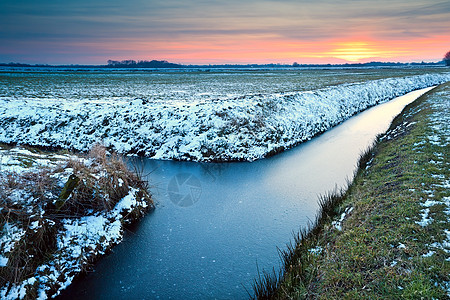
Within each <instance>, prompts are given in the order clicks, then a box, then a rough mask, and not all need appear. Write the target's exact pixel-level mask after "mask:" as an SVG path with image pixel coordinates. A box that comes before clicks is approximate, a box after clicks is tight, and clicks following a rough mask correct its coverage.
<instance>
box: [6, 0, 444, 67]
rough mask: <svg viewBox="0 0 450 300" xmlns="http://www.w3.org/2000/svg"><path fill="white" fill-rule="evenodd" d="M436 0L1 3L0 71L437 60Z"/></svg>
mask: <svg viewBox="0 0 450 300" xmlns="http://www.w3.org/2000/svg"><path fill="white" fill-rule="evenodd" d="M449 50H450V1H448V0H445V1H442V0H379V1H369V0H362V1H358V0H314V1H312V0H308V1H305V0H300V1H299V0H297V1H296V0H279V1H275V0H272V1H267V0H263V1H261V0H223V1H219V0H147V1H145V0H127V1H119V0H77V1H63V0H0V62H23V63H48V64H106V61H107V60H108V59H114V60H122V59H135V60H140V59H142V60H152V59H157V60H168V61H170V62H175V63H183V64H224V63H243V64H247V63H288V64H291V63H293V62H298V63H342V62H344V63H345V62H367V61H400V62H411V61H419V62H420V61H438V60H441V59H442V57H443V55H444V54H445V53H446V52H447V51H449Z"/></svg>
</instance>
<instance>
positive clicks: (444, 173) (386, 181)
mask: <svg viewBox="0 0 450 300" xmlns="http://www.w3.org/2000/svg"><path fill="white" fill-rule="evenodd" d="M449 96H450V84H449V83H447V84H444V85H441V86H439V87H438V88H436V89H435V90H433V91H431V92H430V93H427V94H426V95H424V96H422V97H421V98H419V99H418V100H416V101H415V102H414V103H412V104H410V105H408V106H407V107H406V108H405V109H404V111H403V112H402V113H401V114H400V115H399V116H398V117H397V118H396V119H395V120H394V121H393V123H392V125H391V127H390V129H389V130H388V131H387V133H386V134H384V135H382V136H380V137H379V138H378V140H377V143H376V144H375V145H374V146H373V147H372V149H370V150H369V151H367V152H366V153H364V154H363V155H362V157H361V160H360V165H359V167H358V171H357V174H356V175H355V178H354V181H353V182H352V183H351V184H350V186H349V188H348V189H347V191H345V192H342V191H339V192H338V193H332V194H330V195H328V196H326V197H324V198H322V200H321V207H322V208H321V212H320V213H319V217H318V218H317V220H316V221H315V223H314V224H312V225H311V226H310V228H309V229H307V230H304V231H302V232H300V233H299V234H298V236H297V237H296V238H295V240H294V243H293V244H291V245H289V246H288V247H287V249H286V250H283V251H281V252H280V253H281V257H282V260H283V263H284V268H283V270H282V273H281V274H280V275H271V276H269V275H268V277H267V278H263V280H261V279H260V280H257V281H256V282H255V285H254V290H255V295H256V296H255V298H258V299H306V298H308V299H309V298H312V299H386V298H388V299H448V298H449V292H448V291H449V285H450V284H449V282H450V262H449V256H448V251H449V248H448V242H449V241H448V232H449V231H450V228H449V222H448V210H449V208H448V203H446V199H447V202H448V197H449V196H450V191H449V188H448V184H449V178H450V171H449V169H450V168H449V157H450V156H449V154H450V153H449V152H450V147H448V142H447V144H445V141H447V140H448V128H447V131H445V130H438V129H439V128H445V126H448V125H446V122H447V123H448V117H447V120H445V118H442V116H444V117H445V111H446V110H445V107H446V106H445V105H446V104H445V103H446V102H445V101H448V99H449V98H450V97H449ZM436 103H438V104H439V103H440V105H441V108H439V106H437V105H436ZM447 106H448V105H447ZM442 107H443V108H442ZM439 113H441V115H439ZM442 114H443V115H442ZM447 114H448V111H447ZM436 116H437V117H436ZM436 128H437V129H436ZM433 136H434V137H438V139H436V138H434V139H435V140H439V141H440V142H436V141H433V138H432V137H433ZM443 141H444V142H443ZM446 197H447V198H446ZM426 200H431V201H435V204H434V205H431V206H429V207H428V209H429V211H428V212H427V211H426V209H427V208H426V207H425V206H424V203H425V201H426ZM424 217H428V218H430V220H431V221H430V222H429V223H428V224H427V225H426V226H422V225H423V223H421V222H423V220H424V219H425V218H424ZM421 224H422V225H421Z"/></svg>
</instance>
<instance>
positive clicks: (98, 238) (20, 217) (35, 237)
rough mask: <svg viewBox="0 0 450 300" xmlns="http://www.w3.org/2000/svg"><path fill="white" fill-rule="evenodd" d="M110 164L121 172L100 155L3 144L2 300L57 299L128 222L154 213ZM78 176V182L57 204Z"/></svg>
mask: <svg viewBox="0 0 450 300" xmlns="http://www.w3.org/2000/svg"><path fill="white" fill-rule="evenodd" d="M110 162H111V163H113V164H114V165H115V166H119V165H118V160H109V159H103V158H101V157H99V156H97V157H93V156H92V157H88V158H81V157H78V156H75V155H68V154H64V155H58V154H45V153H37V152H32V151H30V150H27V149H23V148H18V147H16V148H12V149H7V148H3V147H1V145H0V170H1V172H0V200H1V201H0V275H1V276H0V299H47V298H50V297H54V296H56V295H58V294H59V293H60V292H61V290H63V289H65V288H66V287H67V286H68V285H69V284H70V283H71V282H72V280H73V279H74V277H75V276H76V275H78V274H79V273H80V272H83V271H85V270H87V269H88V268H89V267H90V265H91V263H92V262H93V261H95V260H96V259H97V258H98V257H99V256H101V255H104V254H105V253H107V252H108V251H109V250H110V249H111V248H112V246H114V245H115V244H117V243H119V242H120V241H121V240H122V236H123V231H124V225H125V224H127V223H131V222H133V221H135V220H136V219H137V218H139V217H140V216H142V215H143V213H144V212H145V211H146V210H147V209H149V208H150V207H152V205H153V202H152V201H151V199H150V198H149V196H146V195H148V194H147V193H146V192H145V191H143V190H142V187H141V186H140V184H139V183H137V182H136V177H134V176H132V177H131V179H133V180H132V181H133V182H132V183H130V181H131V180H128V179H129V177H127V176H128V174H124V172H122V170H123V167H121V166H119V167H120V168H121V169H120V168H119V169H118V170H116V169H114V166H111V163H110ZM87 171H89V173H86V172H87ZM119 173H120V174H119ZM75 174H76V176H78V178H79V182H78V183H77V184H76V185H75V186H74V187H72V191H70V195H69V197H68V198H67V199H66V200H65V202H64V204H62V206H61V203H60V202H61V199H63V198H62V195H63V193H62V190H65V189H66V186H68V185H67V183H68V182H69V178H70V177H72V176H75ZM66 182H67V183H66ZM105 185H107V186H109V187H110V190H105V189H104V188H103V187H104V186H105ZM63 187H64V189H63ZM113 196H114V198H116V199H114V198H113ZM58 204H59V207H58Z"/></svg>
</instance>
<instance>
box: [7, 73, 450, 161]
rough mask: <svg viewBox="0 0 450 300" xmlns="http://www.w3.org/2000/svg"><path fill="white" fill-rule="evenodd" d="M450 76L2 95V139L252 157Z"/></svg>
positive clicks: (185, 156) (212, 157)
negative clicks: (221, 90)
mask: <svg viewBox="0 0 450 300" xmlns="http://www.w3.org/2000/svg"><path fill="white" fill-rule="evenodd" d="M449 80H450V74H449V73H446V74H427V75H418V76H411V77H403V78H388V79H380V80H374V81H368V82H363V83H356V84H343V85H338V86H333V87H328V88H324V89H320V90H316V91H311V92H289V93H278V94H257V95H256V94H253V95H246V96H242V97H237V98H228V99H220V100H217V101H206V102H205V101H197V102H192V101H189V102H187V101H183V100H180V101H177V102H170V103H164V102H161V101H155V102H152V101H145V100H141V99H135V100H133V101H110V102H105V101H102V102H98V101H97V102H96V101H65V102H61V101H60V100H48V99H46V100H39V99H0V141H1V142H5V143H21V144H29V145H38V146H46V147H62V148H69V149H76V150H87V149H89V147H90V146H91V145H92V144H93V143H95V142H102V143H103V144H104V145H106V146H108V147H111V148H114V149H115V150H116V151H118V152H121V153H137V154H140V155H145V156H148V157H151V158H158V159H180V160H196V161H231V160H249V161H251V160H255V159H259V158H263V157H265V156H268V155H270V154H274V153H277V152H279V151H282V150H284V149H287V148H290V147H292V146H294V145H296V144H299V143H300V142H303V141H306V140H308V139H310V138H312V137H313V136H315V135H317V134H319V133H321V132H323V131H325V130H327V129H329V128H330V127H332V126H335V125H337V124H339V123H341V122H342V121H344V120H346V119H347V118H349V117H351V116H352V115H354V114H356V113H358V112H360V111H362V110H364V109H366V108H368V107H371V106H374V105H376V104H379V103H382V102H386V101H388V100H391V99H393V98H395V97H398V96H400V95H403V94H406V93H408V92H410V91H413V90H417V89H421V88H426V87H429V86H432V85H437V84H440V83H443V82H446V81H449Z"/></svg>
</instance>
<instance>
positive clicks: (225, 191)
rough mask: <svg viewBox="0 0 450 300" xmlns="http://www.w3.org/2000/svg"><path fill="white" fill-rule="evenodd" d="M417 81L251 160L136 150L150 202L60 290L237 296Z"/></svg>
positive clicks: (79, 294) (98, 294)
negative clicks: (156, 156) (169, 157)
mask: <svg viewBox="0 0 450 300" xmlns="http://www.w3.org/2000/svg"><path fill="white" fill-rule="evenodd" d="M429 89H430V88H428V89H424V90H420V91H415V92H412V93H409V94H407V95H405V96H403V97H399V98H396V99H394V100H392V101H390V102H387V103H385V104H381V105H378V106H376V107H373V108H371V109H369V110H367V111H365V112H363V113H360V114H358V115H357V116H355V117H352V118H351V119H349V120H347V121H346V122H344V123H343V124H341V125H339V126H337V127H335V128H333V129H332V130H329V131H327V132H325V133H324V134H322V135H321V136H319V137H317V138H314V139H312V140H311V141H309V142H306V143H304V144H302V145H300V146H298V147H295V148H294V149H291V150H289V151H286V152H284V153H281V154H279V155H276V156H274V157H271V158H267V159H263V160H259V161H256V162H252V163H226V164H207V163H193V162H174V161H158V160H150V159H144V160H143V161H142V162H141V164H142V166H143V167H144V172H151V173H150V174H149V180H150V182H151V185H152V189H151V190H152V193H153V196H154V199H155V200H156V201H157V203H158V204H157V207H156V209H155V210H154V212H152V213H150V214H149V215H148V216H147V217H146V218H145V219H143V220H142V222H141V223H140V224H139V225H138V227H137V228H135V229H134V230H133V231H132V232H129V233H128V234H127V235H126V238H125V240H124V242H123V243H121V244H120V245H118V246H117V247H115V248H114V251H113V253H112V254H110V255H109V256H107V257H105V258H104V259H102V260H101V261H100V262H99V263H98V264H97V265H96V267H95V272H92V273H89V274H88V275H87V276H85V277H84V278H83V279H81V280H80V281H77V282H75V283H74V284H73V285H72V286H70V287H69V288H68V290H67V291H66V292H65V293H64V294H63V296H64V297H67V298H69V299H70V298H72V299H80V298H84V299H117V298H122V299H157V298H161V299H212V298H217V299H239V298H247V297H248V294H247V290H248V291H250V293H251V283H252V281H253V279H254V278H256V276H257V274H258V273H257V265H258V266H259V268H260V269H266V270H271V269H272V267H275V268H278V267H279V258H278V252H277V247H280V248H284V245H285V244H286V243H287V242H288V241H289V240H290V239H291V238H292V233H293V232H296V231H298V230H299V229H300V228H301V227H304V226H306V225H307V223H308V222H309V221H310V220H313V219H314V217H315V215H316V212H317V209H318V204H317V200H318V195H320V194H324V193H326V192H328V191H331V190H333V189H334V188H336V187H342V186H345V184H346V180H347V179H351V178H352V174H353V172H354V170H355V166H356V163H357V159H358V157H359V154H360V153H361V151H363V150H365V149H366V148H367V147H368V146H369V145H370V144H371V143H372V142H373V140H374V138H375V136H376V135H377V134H379V133H381V132H384V131H385V130H386V129H387V128H388V126H389V124H390V122H391V121H392V119H393V117H395V116H396V115H397V114H398V113H399V112H400V111H401V110H402V109H403V107H404V106H405V105H407V104H408V103H410V102H412V101H413V100H414V99H416V98H417V97H418V96H419V95H421V94H423V93H424V92H425V91H427V90H429Z"/></svg>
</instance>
